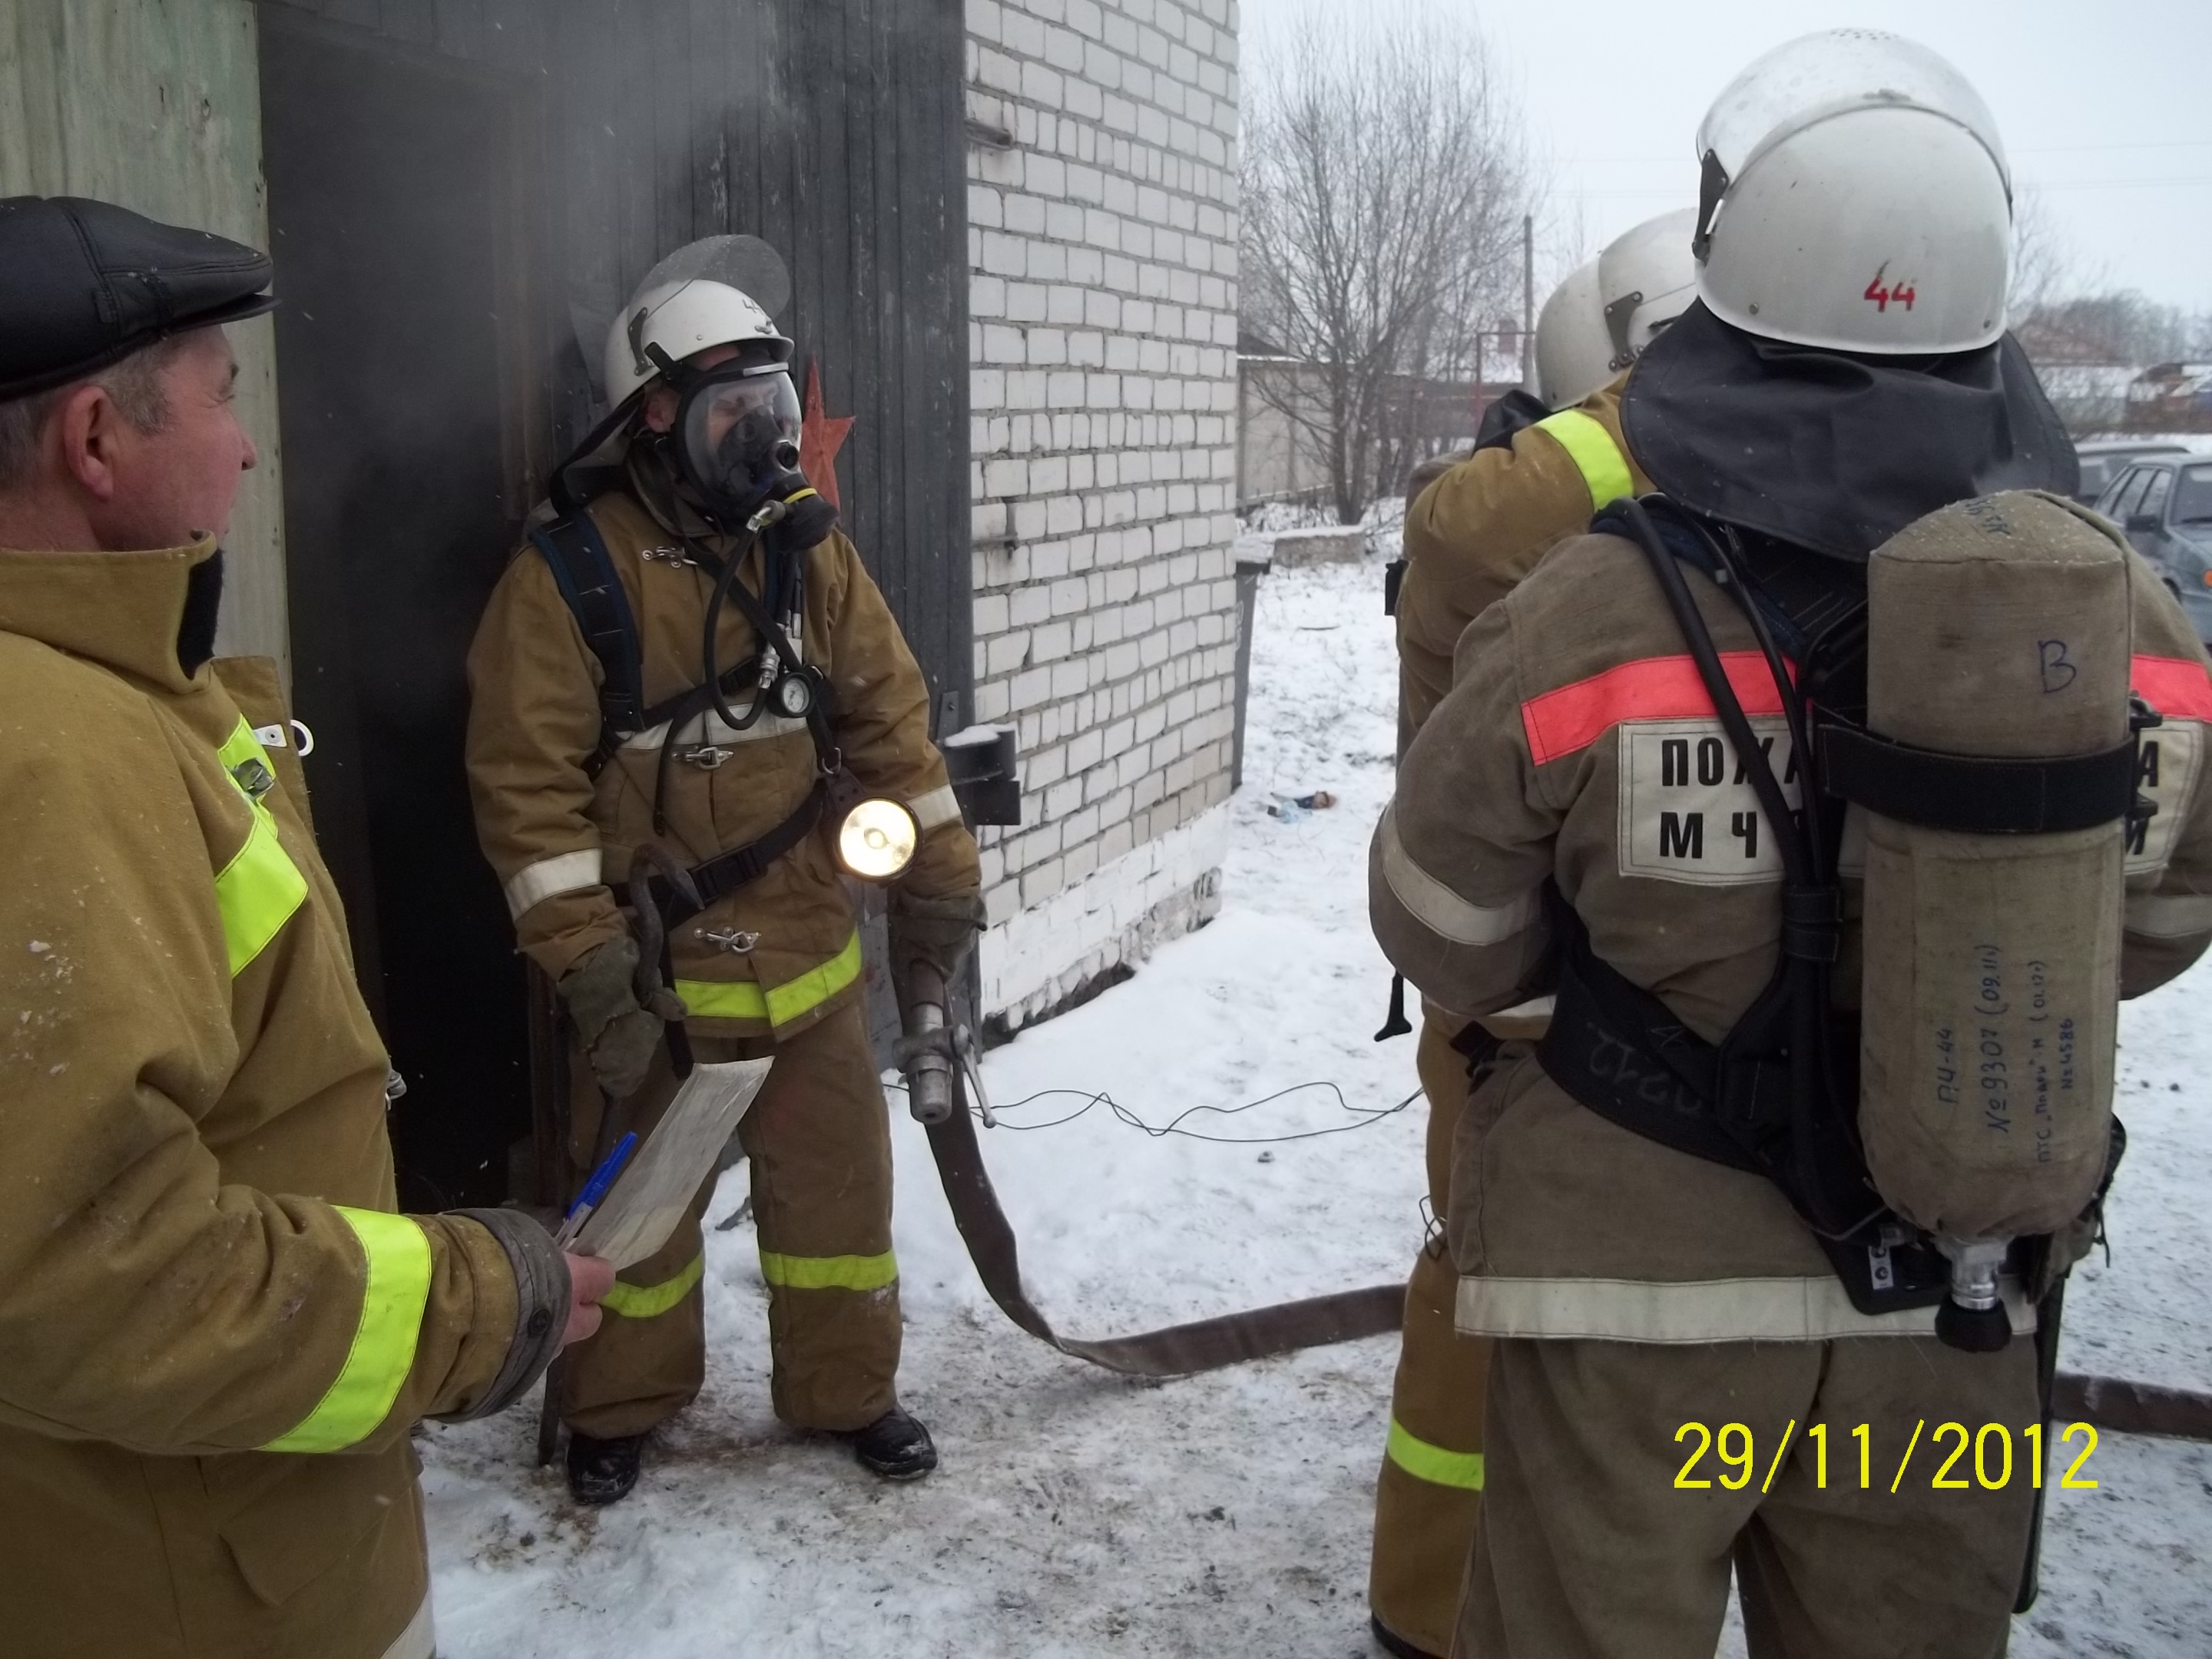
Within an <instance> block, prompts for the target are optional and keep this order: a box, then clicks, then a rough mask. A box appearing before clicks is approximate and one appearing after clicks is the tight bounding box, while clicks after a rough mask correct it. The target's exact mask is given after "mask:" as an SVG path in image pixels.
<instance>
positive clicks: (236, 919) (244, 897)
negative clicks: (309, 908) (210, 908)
mask: <svg viewBox="0 0 2212 1659" xmlns="http://www.w3.org/2000/svg"><path fill="white" fill-rule="evenodd" d="M236 782H237V780H235V779H233V780H232V783H233V785H234V786H235V785H236ZM238 793H239V795H240V798H241V799H244V800H245V801H246V804H247V805H250V806H251V807H252V809H253V828H252V829H250V830H248V831H247V832H246V845H245V846H243V847H241V848H239V849H238V851H237V852H236V853H235V854H233V855H232V857H231V860H230V862H229V863H228V864H226V865H224V866H222V869H221V870H219V871H217V872H216V878H215V905H216V910H217V912H218V913H220V915H222V942H223V947H224V949H225V950H226V951H228V954H229V957H230V973H231V977H232V978H234V979H235V978H236V977H237V976H238V975H240V974H241V973H243V972H244V971H245V969H246V964H247V963H250V962H252V960H253V959H254V957H258V956H259V955H260V954H261V953H262V951H264V950H266V949H268V948H269V941H270V940H271V939H275V938H276V935H277V934H278V933H282V932H283V928H284V924H285V923H286V922H288V921H291V919H292V915H293V913H294V912H295V911H296V910H298V909H299V908H300V907H301V905H302V904H303V903H305V902H307V878H306V877H305V876H303V875H301V873H300V866H298V865H296V864H295V863H293V862H292V855H291V854H289V853H287V852H286V851H285V850H284V844H283V842H281V841H279V840H278V839H277V836H276V819H275V818H273V817H270V813H269V809H268V808H267V807H265V806H264V805H262V804H261V803H260V802H259V801H258V800H255V799H253V798H252V796H251V795H248V794H246V791H245V790H243V789H240V790H239V792H238Z"/></svg>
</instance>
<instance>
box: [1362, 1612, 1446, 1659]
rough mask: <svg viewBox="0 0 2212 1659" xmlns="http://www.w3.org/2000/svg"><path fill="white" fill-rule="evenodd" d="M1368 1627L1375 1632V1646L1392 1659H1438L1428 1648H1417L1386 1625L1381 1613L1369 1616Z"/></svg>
mask: <svg viewBox="0 0 2212 1659" xmlns="http://www.w3.org/2000/svg"><path fill="white" fill-rule="evenodd" d="M1367 1627H1368V1629H1369V1630H1370V1631H1371V1632H1374V1635H1375V1645H1376V1647H1378V1648H1380V1649H1382V1650H1383V1652H1385V1653H1387V1654H1389V1655H1390V1656H1391V1659H1437V1656H1436V1655H1435V1654H1433V1653H1431V1652H1430V1651H1429V1650H1427V1649H1426V1648H1417V1647H1415V1646H1414V1645H1413V1644H1412V1643H1411V1642H1408V1641H1407V1639H1406V1638H1404V1637H1402V1636H1401V1635H1399V1634H1398V1632H1396V1631H1395V1630H1392V1629H1391V1628H1390V1626H1388V1625H1386V1624H1384V1623H1383V1620H1382V1616H1381V1615H1380V1614H1379V1613H1369V1614H1368V1615H1367Z"/></svg>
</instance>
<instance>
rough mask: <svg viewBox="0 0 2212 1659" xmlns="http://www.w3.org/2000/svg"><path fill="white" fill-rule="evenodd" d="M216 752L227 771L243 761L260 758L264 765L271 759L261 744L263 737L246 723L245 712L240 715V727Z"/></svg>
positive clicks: (223, 741)
mask: <svg viewBox="0 0 2212 1659" xmlns="http://www.w3.org/2000/svg"><path fill="white" fill-rule="evenodd" d="M215 752H216V757H217V758H218V759H220V760H221V761H222V769H223V770H224V771H226V772H228V770H230V769H231V768H232V767H234V766H236V765H237V764H238V763H240V762H241V761H250V760H258V761H259V762H261V763H263V764H264V765H266V764H267V763H268V761H269V751H268V750H265V749H264V748H263V747H262V746H261V739H260V738H257V737H255V736H254V735H253V728H252V726H248V725H247V724H246V716H245V715H243V714H240V716H239V717H238V729H237V730H236V731H234V732H232V733H231V734H230V735H229V736H228V737H227V738H224V739H223V740H222V748H220V749H218V750H216V751H215Z"/></svg>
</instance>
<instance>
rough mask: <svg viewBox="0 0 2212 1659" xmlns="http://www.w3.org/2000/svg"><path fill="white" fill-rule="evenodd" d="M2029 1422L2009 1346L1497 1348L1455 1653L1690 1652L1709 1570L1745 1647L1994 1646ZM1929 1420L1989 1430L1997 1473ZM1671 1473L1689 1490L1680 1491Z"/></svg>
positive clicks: (2005, 1603)
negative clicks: (1736, 1615) (1712, 1441)
mask: <svg viewBox="0 0 2212 1659" xmlns="http://www.w3.org/2000/svg"><path fill="white" fill-rule="evenodd" d="M2038 1412H2039V1406H2038V1402H2037V1399H2036V1389H2035V1347H2034V1344H2033V1342H2031V1341H2028V1340H2026V1339H2015V1340H2014V1341H2013V1343H2012V1344H2011V1346H2008V1348H2006V1349H2005V1350H2004V1352H2002V1353H1997V1354H1973V1353H1962V1352H1959V1351H1958V1350H1956V1349H1954V1348H1947V1347H1945V1346H1943V1345H1942V1343H1940V1342H1938V1341H1936V1340H1935V1339H1934V1338H1933V1337H1902V1336H1875V1337H1847V1338H1843V1339H1840V1340H1832V1341H1826V1342H1759V1343H1752V1342H1713V1343H1694V1344H1688V1345H1684V1346H1671V1347H1669V1346H1657V1345H1655V1344H1649V1343H1631V1342H1608V1341H1589V1340H1583V1341H1559V1340H1552V1341H1522V1340H1511V1339H1508V1340H1500V1341H1498V1343H1496V1344H1495V1345H1494V1346H1493V1347H1492V1352H1491V1364H1490V1405H1489V1419H1488V1424H1487V1427H1486V1433H1487V1436H1488V1440H1489V1445H1490V1448H1491V1450H1490V1457H1489V1464H1488V1475H1489V1480H1488V1483H1487V1486H1486V1490H1485V1492H1484V1494H1483V1502H1482V1504H1481V1506H1480V1507H1481V1514H1480V1518H1479V1519H1478V1520H1477V1522H1476V1524H1475V1544H1474V1556H1473V1559H1472V1560H1471V1561H1470V1562H1469V1564H1468V1577H1467V1593H1466V1595H1465V1597H1464V1599H1463V1600H1462V1603H1461V1608H1460V1619H1459V1628H1458V1632H1457V1633H1456V1637H1455V1640H1454V1642H1453V1644H1452V1648H1451V1652H1452V1655H1453V1659H1712V1652H1713V1649H1714V1647H1715V1645H1716V1644H1717V1643H1718V1641H1719V1640H1720V1633H1721V1625H1722V1622H1723V1618H1724V1616H1725V1614H1726V1613H1727V1608H1728V1594H1729V1573H1730V1570H1731V1567H1733V1569H1734V1571H1735V1577H1736V1580H1737V1583H1738V1584H1739V1586H1740V1589H1741V1596H1742V1600H1743V1614H1744V1628H1745V1634H1746V1636H1747V1645H1748V1647H1749V1650H1750V1653H1751V1659H1872V1656H1877V1655H1878V1656H1881V1659H1996V1656H1999V1655H2002V1653H2003V1652H2004V1650H2005V1642H2006V1638H2007V1635H2008V1631H2009V1629H2010V1626H2011V1614H2012V1604H2013V1601H2014V1598H2015V1595H2016V1594H2017V1593H2018V1590H2019V1587H2020V1581H2021V1568H2022V1565H2024V1563H2025V1560H2026V1558H2027V1529H2028V1519H2029V1516H2030V1514H2031V1512H2032V1510H2033V1504H2034V1498H2035V1493H2034V1489H2033V1486H2032V1485H2031V1480H2032V1478H2033V1468H2034V1461H2033V1458H2032V1457H2031V1456H2030V1455H2028V1451H2027V1442H2026V1441H2025V1439H2024V1437H2023V1436H2022V1434H2021V1431H2022V1430H2023V1429H2024V1428H2026V1427H2027V1425H2030V1424H2033V1423H2034V1422H2035V1421H2036V1420H2037V1415H2038ZM1690 1423H1696V1424H1702V1425H1705V1429H1706V1430H1708V1431H1711V1433H1712V1434H1714V1435H1715V1436H1716V1437H1717V1436H1718V1435H1719V1434H1720V1431H1721V1430H1722V1428H1723V1425H1729V1424H1738V1425H1742V1426H1743V1428H1744V1429H1746V1430H1747V1431H1748V1432H1749V1445H1748V1451H1749V1454H1750V1456H1749V1473H1748V1475H1747V1476H1746V1475H1744V1474H1743V1470H1742V1467H1741V1464H1742V1453H1743V1450H1744V1449H1745V1448H1744V1444H1743V1442H1742V1441H1741V1440H1738V1439H1736V1438H1735V1437H1733V1436H1731V1437H1730V1441H1729V1445H1728V1446H1727V1447H1726V1448H1725V1449H1727V1450H1729V1451H1730V1452H1731V1453H1733V1454H1735V1455H1736V1456H1737V1458H1738V1462H1737V1463H1736V1464H1734V1465H1731V1464H1728V1463H1723V1462H1721V1461H1720V1458H1719V1456H1718V1455H1717V1449H1715V1450H1707V1451H1705V1455H1703V1456H1702V1457H1695V1458H1694V1463H1693V1457H1694V1455H1695V1454H1696V1453H1698V1451H1699V1447H1700V1440H1701V1437H1700V1436H1699V1435H1698V1434H1696V1433H1694V1432H1692V1433H1690V1434H1688V1435H1686V1436H1685V1437H1683V1438H1681V1439H1680V1440H1677V1438H1676V1436H1677V1434H1678V1432H1679V1431H1681V1430H1682V1426H1683V1425H1685V1424H1690ZM1793 1423H1794V1425H1795V1427H1794V1428H1790V1425H1792V1424H1793ZM1814 1424H1825V1425H1827V1433H1826V1437H1825V1449H1826V1471H1825V1473H1826V1486H1822V1485H1821V1484H1820V1476H1821V1474H1822V1469H1821V1468H1820V1455H1821V1447H1822V1442H1821V1441H1820V1440H1819V1439H1815V1438H1811V1437H1808V1436H1807V1434H1806V1431H1807V1429H1808V1428H1809V1427H1810V1426H1812V1425H1814ZM1861 1424H1865V1425H1868V1430H1869V1433H1868V1437H1867V1439H1866V1441H1865V1443H1864V1445H1865V1449H1866V1453H1867V1456H1866V1461H1865V1466H1864V1468H1862V1463H1861V1449H1862V1442H1861V1441H1860V1439H1859V1438H1858V1437H1857V1436H1856V1434H1855V1432H1854V1431H1856V1430H1857V1427H1858V1426H1859V1425H1861ZM1946 1424H1958V1425H1962V1426H1963V1428H1964V1431H1965V1432H1966V1435H1967V1436H1968V1437H1970V1442H1971V1441H1972V1440H1980V1439H1982V1438H1983V1437H1982V1431H1983V1429H1984V1425H1991V1424H1995V1425H2002V1428H2003V1429H2005V1430H2007V1431H2009V1437H2010V1439H2009V1443H2010V1448H2011V1455H2010V1458H2009V1461H2008V1467H2007V1465H2006V1464H2005V1463H2003V1462H2000V1458H1999V1446H1998V1442H1997V1439H1996V1437H1994V1435H1992V1436H1991V1437H1988V1438H1987V1439H1986V1440H1985V1441H1984V1443H1983V1444H1982V1445H1981V1446H1980V1447H1979V1448H1977V1447H1976V1446H1975V1445H1974V1444H1972V1443H1969V1444H1968V1446H1967V1448H1966V1451H1965V1452H1964V1453H1963V1455H1959V1456H1958V1457H1956V1458H1955V1459H1954V1461H1953V1462H1950V1464H1949V1466H1948V1468H1945V1459H1946V1458H1947V1457H1949V1456H1950V1455H1951V1454H1952V1453H1953V1451H1954V1449H1955V1448H1956V1447H1957V1445H1958V1443H1959V1441H1958V1435H1957V1433H1956V1432H1955V1431H1953V1432H1949V1433H1946V1432H1944V1431H1943V1430H1942V1425H1946ZM1916 1427H1917V1430H1918V1436H1917V1440H1916V1439H1915V1430H1916ZM1785 1429H1787V1430H1789V1433H1790V1440H1789V1449H1788V1450H1787V1451H1786V1453H1784V1456H1783V1460H1782V1463H1781V1467H1780V1468H1778V1469H1777V1470H1774V1471H1773V1475H1772V1487H1771V1490H1765V1489H1764V1488H1765V1484H1766V1481H1767V1480H1768V1475H1769V1471H1770V1468H1771V1466H1772V1464H1773V1463H1774V1462H1775V1457H1776V1453H1777V1452H1778V1450H1781V1449H1782V1448H1783V1445H1784V1439H1783V1437H1784V1431H1785ZM1908 1449H1909V1451H1910V1457H1909V1459H1908V1455H1907V1454H1908ZM1977 1449H1979V1450H1980V1451H1982V1452H1983V1453H1984V1456H1983V1458H1982V1461H1981V1462H1980V1463H1979V1465H1977V1462H1976V1452H1977ZM1692 1463H1693V1467H1690V1468H1685V1466H1686V1465H1692ZM1900 1465H1902V1466H1903V1473H1902V1474H1901V1475H1900V1474H1899V1468H1900ZM2064 1467H2065V1460H2064V1459H2063V1458H2062V1459H2057V1460H2055V1462H2054V1463H2053V1465H2052V1469H2053V1470H2063V1468H2064ZM1862 1474H1864V1475H1865V1477H1866V1478H1865V1484H1864V1485H1862V1479H1861V1477H1862ZM1685 1476H1686V1478H1687V1479H1690V1480H1706V1481H1709V1482H1710V1483H1711V1484H1710V1485H1708V1486H1702V1487H1696V1488H1683V1487H1678V1486H1676V1485H1675V1481H1676V1480H1677V1479H1678V1477H1685ZM1984 1477H1986V1478H1987V1480H1988V1481H1989V1482H1990V1483H1992V1484H1990V1485H1985V1484H1984ZM1939 1478H1942V1479H1944V1480H1949V1481H1954V1482H1960V1483H1961V1484H1960V1485H1958V1486H1945V1487H1943V1488H1941V1489H1938V1488H1937V1487H1936V1486H1935V1484H1934V1483H1935V1482H1936V1480H1937V1479H1939ZM2044 1478H2045V1479H2046V1480H2054V1479H2056V1478H2057V1474H2055V1473H2053V1472H2052V1470H2046V1471H2045V1476H2044ZM2000 1480H2002V1484H2001V1485H1997V1484H1995V1483H1996V1482H1998V1481H2000ZM1732 1481H1740V1487H1739V1489H1737V1490H1730V1487H1729V1484H1728V1483H1729V1482H1732ZM1893 1484H1894V1485H1895V1486H1896V1490H1895V1491H1894V1492H1893V1491H1892V1490H1891V1486H1892V1485H1893ZM1501 1585H1503V1586H1505V1587H1506V1589H1504V1593H1503V1594H1501V1590H1500V1587H1501Z"/></svg>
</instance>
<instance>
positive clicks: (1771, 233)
mask: <svg viewBox="0 0 2212 1659" xmlns="http://www.w3.org/2000/svg"><path fill="white" fill-rule="evenodd" d="M1698 155H1699V160H1700V161H1701V163H1702V165H1703V167H1704V178H1703V181H1702V186H1701V190H1700V199H1699V210H1698V221H1699V234H1698V235H1697V238H1696V240H1695V241H1694V243H1693V245H1692V246H1693V251H1694V252H1695V254H1696V256H1697V259H1698V279H1697V280H1698V292H1699V296H1700V297H1701V298H1702V299H1703V300H1704V301H1705V304H1706V305H1707V306H1708V307H1710V308H1711V310H1712V312H1713V313H1714V314H1715V315H1716V316H1717V317H1719V318H1721V319H1722V320H1723V321H1725V322H1728V323H1730V324H1733V325H1735V326H1736V327H1737V328H1740V329H1742V330H1744V331H1746V332H1747V333H1751V334H1757V335H1760V336H1762V337H1765V338H1767V339H1772V340H1784V341H1790V342H1794V343H1798V344H1802V345H1811V346H1820V347H1825V348H1827V349H1832V350H1839V351H1855V352H1866V353H1870V354H1877V355H1879V354H1884V353H1894V354H1911V353H1942V352H1954V351H1969V350H1972V349H1977V348H1978V347H1982V346H1986V345H1988V344H1990V343H1991V342H1993V341H1995V340H1996V338H1997V337H1998V336H1999V335H2001V334H2002V332H2003V331H2004V321H2005V301H2006V295H2007V292H2008V288H2009V284H2010V277H2011V262H2012V190H2011V175H2010V173H2009V171H2008V167H2007V166H2006V162H2005V154H2004V145H2003V143H2002V140H2001V139H2000V138H1999V137H1998V136H1997V130H1996V121H1995V120H1994V119H1993V118H1991V117H1990V112H1989V107H1988V106H1987V105H1985V104H1984V103H1983V101H1982V99H1981V96H1980V94H1978V93H1977V92H1975V90H1974V89H1973V88H1972V86H1971V85H1969V84H1968V83H1967V82H1966V78H1965V77H1964V76H1961V75H1960V73H1959V72H1958V70H1955V69H1954V68H1953V67H1952V66H1951V65H1950V64H1948V63H1947V62H1945V61H1944V60H1943V59H1942V58H1940V57H1938V56H1937V55H1936V53H1934V52H1930V51H1929V49H1928V48H1927V47H1925V46H1921V45H1919V44H1918V43H1917V42H1915V41H1911V40H1905V39H1904V38H1903V37H1901V36H1899V35H1894V34H1886V33H1881V32H1879V31H1877V30H1873V29H1831V30H1827V31H1826V32H1824V33H1818V34H1808V35H1806V36H1804V37H1803V38H1802V39H1800V40H1792V41H1790V43H1789V44H1787V45H1786V46H1777V47H1776V48H1775V49H1774V50H1773V51H1772V52H1768V53H1767V54H1766V55H1765V57H1763V58H1759V59H1758V60H1757V61H1756V62H1755V63H1753V64H1752V65H1751V67H1750V68H1748V69H1747V70H1744V71H1743V72H1742V73H1741V75H1739V76H1736V78H1735V80H1734V81H1732V82H1729V85H1728V87H1727V88H1726V89H1725V90H1724V91H1723V92H1722V94H1721V95H1720V96H1719V97H1718V98H1717V99H1716V100H1714V102H1713V106H1712V108H1711V110H1710V111H1708V112H1706V115H1705V121H1704V123H1703V125H1700V126H1699V129H1698Z"/></svg>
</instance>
